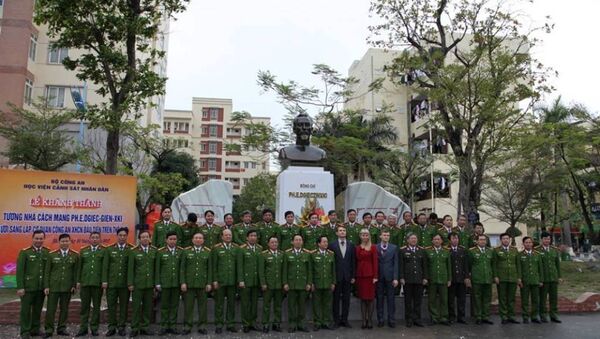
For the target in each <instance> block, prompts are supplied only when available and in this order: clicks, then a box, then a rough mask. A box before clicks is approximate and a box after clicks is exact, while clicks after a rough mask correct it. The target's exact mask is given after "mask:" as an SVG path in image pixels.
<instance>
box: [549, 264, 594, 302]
mask: <svg viewBox="0 0 600 339" xmlns="http://www.w3.org/2000/svg"><path fill="white" fill-rule="evenodd" d="M596 264H597V263H596ZM589 265H590V264H588V263H581V262H571V261H566V262H565V261H563V262H561V263H560V268H561V271H562V278H563V283H562V284H559V285H558V295H559V296H563V297H567V298H569V299H572V300H575V299H577V297H579V296H580V295H581V294H582V293H585V292H594V293H600V270H597V271H592V270H590V269H589V268H588V267H589Z"/></svg>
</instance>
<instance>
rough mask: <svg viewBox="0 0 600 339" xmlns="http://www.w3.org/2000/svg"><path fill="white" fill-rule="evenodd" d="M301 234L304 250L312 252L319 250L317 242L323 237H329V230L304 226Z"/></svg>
mask: <svg viewBox="0 0 600 339" xmlns="http://www.w3.org/2000/svg"><path fill="white" fill-rule="evenodd" d="M300 234H302V238H303V239H304V248H306V249H307V250H309V251H312V250H314V249H316V248H317V240H318V239H319V237H321V236H327V230H326V229H324V228H323V227H321V226H314V227H313V226H310V225H307V226H304V227H302V228H301V229H300Z"/></svg>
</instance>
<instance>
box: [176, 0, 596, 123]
mask: <svg viewBox="0 0 600 339" xmlns="http://www.w3.org/2000/svg"><path fill="white" fill-rule="evenodd" d="M368 9H369V1H368V0H303V1H290V0H253V1H248V0H219V1H202V0H192V1H191V4H190V5H189V8H188V10H187V11H186V12H185V13H183V14H181V15H179V17H178V20H177V21H175V22H173V23H171V28H170V37H169V39H170V42H169V59H168V71H167V73H168V77H169V80H168V82H167V98H166V108H170V109H191V105H192V97H194V96H196V97H217V98H231V99H232V100H233V109H234V110H246V111H248V112H250V113H252V114H253V115H256V116H268V117H271V119H272V122H273V123H274V124H277V125H281V117H282V116H283V114H284V110H283V108H282V106H281V105H279V104H278V103H277V102H276V101H275V98H274V97H273V96H272V95H269V94H263V93H261V92H260V89H259V88H258V86H257V84H256V75H257V72H258V71H259V70H270V71H271V72H272V73H273V74H275V75H278V76H279V77H280V78H281V79H283V80H290V79H293V80H297V81H299V82H300V83H303V84H307V85H311V84H314V83H313V81H314V80H315V79H314V77H311V74H310V71H311V69H312V65H313V64H315V63H325V64H328V65H330V66H332V67H334V68H335V69H337V70H339V71H340V72H342V73H343V74H344V75H345V74H347V70H348V68H349V67H350V64H351V63H352V61H354V60H356V59H360V58H361V57H362V56H363V54H364V53H365V52H366V50H367V48H369V46H368V45H367V43H366V38H367V36H368V29H367V26H368V25H369V23H370V19H369V11H368ZM599 13H600V1H598V0H570V1H564V0H537V3H536V4H535V5H534V6H533V7H531V15H532V17H533V18H534V19H536V18H540V19H541V18H543V17H544V16H545V15H550V16H551V18H552V21H553V22H554V23H555V25H556V28H555V30H554V32H553V33H552V34H550V35H545V36H544V37H543V39H544V43H543V46H541V47H540V48H538V49H537V50H536V51H535V53H536V55H537V57H538V58H539V59H541V61H542V62H544V63H545V64H546V65H548V66H551V67H553V68H554V69H556V70H557V71H558V72H559V73H560V75H559V77H558V78H557V79H555V80H554V81H553V84H554V85H555V87H556V89H557V90H556V92H555V93H554V94H553V97H555V96H556V95H558V94H560V95H562V97H563V99H564V101H565V102H567V103H571V102H579V103H583V104H584V105H586V106H587V107H588V108H589V109H590V110H591V111H593V112H598V111H600V93H599V87H600V86H598V85H597V84H598V81H599V80H600V66H599V60H600V44H598V39H599V37H598V36H599V33H600V29H598V26H597V16H598V14H599ZM315 85H316V84H315ZM553 97H550V98H548V99H552V98H553Z"/></svg>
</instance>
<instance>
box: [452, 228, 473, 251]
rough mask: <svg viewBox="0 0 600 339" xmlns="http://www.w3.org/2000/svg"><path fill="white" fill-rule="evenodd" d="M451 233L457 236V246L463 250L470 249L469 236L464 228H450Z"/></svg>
mask: <svg viewBox="0 0 600 339" xmlns="http://www.w3.org/2000/svg"><path fill="white" fill-rule="evenodd" d="M452 232H454V233H456V234H458V244H459V245H460V246H462V247H464V248H469V247H471V243H470V241H471V236H470V233H469V232H468V231H467V228H466V227H463V228H462V229H461V228H460V227H458V226H454V227H452Z"/></svg>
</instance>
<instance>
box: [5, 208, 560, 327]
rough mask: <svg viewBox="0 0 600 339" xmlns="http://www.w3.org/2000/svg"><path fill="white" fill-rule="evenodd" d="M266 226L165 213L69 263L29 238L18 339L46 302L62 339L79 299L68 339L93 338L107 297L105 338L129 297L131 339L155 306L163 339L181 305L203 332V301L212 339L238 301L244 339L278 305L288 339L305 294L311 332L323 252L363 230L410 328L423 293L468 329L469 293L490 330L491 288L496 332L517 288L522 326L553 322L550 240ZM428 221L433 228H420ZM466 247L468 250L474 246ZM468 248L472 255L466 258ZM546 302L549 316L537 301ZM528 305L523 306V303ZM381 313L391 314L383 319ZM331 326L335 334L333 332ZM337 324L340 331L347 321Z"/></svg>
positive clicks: (300, 320) (320, 303) (457, 230)
mask: <svg viewBox="0 0 600 339" xmlns="http://www.w3.org/2000/svg"><path fill="white" fill-rule="evenodd" d="M262 216H263V218H262V219H263V221H262V222H261V223H258V224H252V223H251V220H252V215H251V214H250V212H245V213H244V214H243V216H242V222H241V223H239V224H236V225H234V224H233V216H232V215H231V214H227V215H225V217H224V220H225V224H224V225H217V224H215V223H214V213H213V212H212V211H206V212H205V213H204V218H205V220H206V223H205V224H204V225H202V226H198V225H197V216H196V215H195V214H193V213H192V214H190V215H189V216H188V220H187V221H186V222H185V223H184V224H182V225H179V224H178V223H175V222H173V221H172V220H171V210H170V208H168V207H167V208H165V209H164V210H163V212H162V220H161V221H160V222H158V223H157V224H156V225H155V227H154V232H153V234H152V235H151V234H150V232H149V231H140V232H139V234H138V245H137V246H132V245H131V244H128V243H127V238H128V232H129V231H128V229H127V228H121V229H119V230H118V231H117V242H116V243H114V244H112V245H110V246H103V245H102V239H101V235H100V234H99V233H98V232H92V233H91V234H90V238H89V245H88V246H85V247H83V248H81V250H80V252H79V253H77V252H75V251H73V250H71V249H70V245H71V241H70V237H69V235H68V234H61V235H60V236H59V248H58V249H56V250H54V251H49V250H48V249H47V248H46V247H43V243H44V238H45V234H44V232H43V231H40V230H37V231H34V232H33V236H32V246H31V247H28V248H26V249H23V250H21V252H20V253H19V257H18V262H17V289H18V291H17V293H18V295H19V296H20V297H21V312H20V325H21V336H22V337H23V338H28V337H30V336H35V335H39V334H40V332H39V330H40V315H41V310H42V306H43V303H44V299H45V296H47V311H46V318H45V331H44V334H43V337H45V338H47V337H51V336H52V335H53V334H54V330H55V313H56V309H57V307H58V308H59V311H60V314H59V319H58V325H57V326H56V333H57V334H58V335H68V333H67V332H66V327H65V325H66V320H67V314H68V305H69V302H70V299H71V296H72V294H73V293H74V292H75V291H76V290H79V292H80V296H81V311H80V312H81V313H80V316H81V324H80V328H79V331H78V333H77V336H86V335H88V334H89V333H90V332H91V334H92V335H93V336H96V335H98V328H99V320H100V301H101V298H102V294H103V292H104V291H105V292H106V299H107V305H108V332H107V333H106V334H105V335H106V336H113V335H115V334H118V335H120V336H124V335H126V331H125V326H126V321H127V312H128V303H129V298H130V295H131V300H132V303H131V308H132V319H131V332H130V336H132V337H135V336H137V335H144V334H149V330H148V327H149V324H150V319H151V316H152V310H153V305H154V299H155V297H156V296H157V295H159V298H160V328H161V330H160V334H161V335H162V334H168V333H171V334H178V333H179V331H178V330H177V329H176V320H177V311H178V308H179V302H180V299H183V305H184V324H183V331H182V334H189V333H190V332H191V331H192V329H193V325H194V314H196V313H195V308H196V307H197V309H198V311H197V312H198V313H197V314H198V318H197V320H196V321H195V322H196V324H197V331H198V333H201V334H206V333H207V329H206V326H207V299H208V297H209V296H212V297H213V298H214V300H215V315H214V316H215V317H214V318H215V326H216V330H215V332H216V333H222V331H223V327H225V329H226V330H228V331H230V332H236V331H237V329H236V327H235V325H234V324H235V301H236V298H237V297H238V296H239V298H240V299H241V304H242V307H241V310H242V315H241V321H242V326H243V331H244V332H249V331H251V330H262V331H263V332H265V333H267V332H269V331H270V330H273V331H277V332H279V331H281V305H282V301H283V299H284V297H287V306H288V315H289V316H288V324H289V328H288V330H289V332H290V333H291V332H295V331H308V330H307V327H306V324H305V311H306V301H307V299H308V298H309V296H312V307H313V309H312V311H313V312H312V313H313V325H314V327H313V329H314V330H319V329H331V328H335V327H337V326H338V325H340V324H332V323H331V318H332V291H333V290H334V289H335V284H336V269H335V256H334V253H333V252H332V251H331V250H329V249H328V245H329V243H331V242H333V241H337V234H338V233H337V231H338V228H339V227H343V229H344V230H345V232H344V233H345V234H346V236H347V240H348V241H350V242H353V243H355V244H356V243H358V234H359V232H360V230H361V229H367V230H368V232H369V233H370V235H371V237H372V240H373V242H374V243H377V242H379V241H380V234H381V233H382V232H383V231H385V232H384V233H385V239H386V241H387V240H388V233H389V242H391V243H394V244H397V245H398V248H399V250H398V257H399V263H400V270H398V272H399V273H398V275H399V276H398V277H397V281H399V282H400V285H401V286H403V293H404V296H405V313H406V315H405V316H406V325H407V326H412V325H416V326H423V324H422V322H421V317H420V309H421V299H422V297H423V290H424V289H425V288H426V290H427V294H428V295H429V298H428V300H429V311H430V314H431V320H432V322H433V323H440V324H446V325H449V324H450V323H451V322H454V321H456V322H459V323H465V300H466V299H465V298H466V291H467V289H469V288H470V289H471V297H472V306H473V316H474V318H475V320H476V323H477V324H480V323H489V324H491V323H492V322H491V321H490V320H489V308H490V303H491V287H492V284H496V285H497V289H498V297H499V313H500V317H501V319H502V323H503V324H505V323H509V322H511V323H517V321H516V320H515V317H514V300H515V292H516V287H517V286H518V287H520V289H521V297H522V315H523V322H529V321H530V320H531V321H532V322H547V321H548V319H547V316H548V314H549V315H550V319H551V320H552V321H554V322H560V320H559V319H558V315H557V284H558V283H559V282H560V281H561V279H560V259H559V252H558V250H557V249H556V248H555V247H553V246H551V245H550V241H551V239H550V236H549V235H548V234H544V235H542V244H541V245H540V246H538V247H536V248H534V247H533V242H532V240H531V238H529V237H525V238H524V239H523V243H524V247H525V249H524V250H523V251H520V252H519V251H518V250H517V249H516V248H515V247H513V246H511V245H510V242H511V238H510V236H509V235H508V234H502V235H501V242H502V244H501V245H500V246H498V247H496V248H493V249H492V248H491V247H490V246H489V238H488V237H487V236H486V235H485V234H484V233H483V225H481V224H478V225H476V227H475V230H474V232H473V233H472V234H470V233H468V231H467V227H466V224H467V222H466V218H465V217H464V216H461V217H460V218H459V220H458V225H457V226H452V218H451V217H450V216H445V217H444V218H443V219H442V225H438V224H437V223H436V221H437V217H436V218H434V219H433V220H435V221H434V222H432V221H431V220H428V218H427V216H426V215H425V214H419V215H418V216H417V218H416V221H417V223H413V219H412V214H411V213H410V212H405V213H404V214H403V216H402V217H403V220H404V223H403V224H402V225H398V223H397V217H396V216H393V215H391V216H388V217H387V220H386V216H385V214H384V213H383V212H377V213H376V214H375V221H373V220H372V216H371V214H369V213H365V214H364V215H363V224H359V223H357V222H356V211H355V210H349V211H348V213H347V222H346V223H344V224H341V223H338V222H337V215H336V213H335V212H334V211H330V212H329V214H328V217H329V220H330V222H329V223H328V224H325V225H319V216H318V215H317V214H315V213H313V214H311V215H310V217H309V223H308V225H307V226H304V227H299V226H297V225H296V224H294V220H295V216H294V213H293V212H291V211H288V212H286V213H285V219H286V222H285V223H284V224H282V225H279V224H276V223H274V222H273V212H272V211H271V210H270V209H265V210H264V211H263V213H262ZM429 219H431V218H429ZM471 245H474V246H471ZM467 248H469V249H467ZM259 295H262V297H263V309H262V318H261V322H262V324H261V325H262V326H259V325H258V323H257V322H258V309H257V305H258V297H259ZM548 299H549V303H550V307H549V311H548V308H547V307H546V301H547V300H548ZM530 302H531V303H530ZM388 311H389V310H388ZM332 325H333V326H332ZM343 326H349V325H348V324H347V323H346V324H343Z"/></svg>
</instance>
